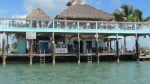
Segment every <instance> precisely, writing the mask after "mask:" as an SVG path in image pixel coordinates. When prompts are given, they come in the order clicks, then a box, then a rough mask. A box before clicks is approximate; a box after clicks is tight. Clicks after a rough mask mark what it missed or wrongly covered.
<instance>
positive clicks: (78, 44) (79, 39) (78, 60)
mask: <svg viewBox="0 0 150 84" xmlns="http://www.w3.org/2000/svg"><path fill="white" fill-rule="evenodd" d="M78 64H80V34H79V33H78Z"/></svg>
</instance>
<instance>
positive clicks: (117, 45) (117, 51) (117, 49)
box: [116, 33, 119, 62]
mask: <svg viewBox="0 0 150 84" xmlns="http://www.w3.org/2000/svg"><path fill="white" fill-rule="evenodd" d="M116 54H117V62H119V43H118V33H117V34H116Z"/></svg>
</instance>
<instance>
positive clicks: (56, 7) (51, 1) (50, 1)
mask: <svg viewBox="0 0 150 84" xmlns="http://www.w3.org/2000/svg"><path fill="white" fill-rule="evenodd" d="M68 1H69V0H24V10H25V11H27V13H30V12H31V11H32V10H33V9H36V8H41V9H42V10H43V11H45V12H46V13H47V14H48V15H49V16H50V17H51V18H54V17H55V16H56V15H57V14H58V13H60V12H61V11H63V10H64V9H65V8H66V4H67V2H68Z"/></svg>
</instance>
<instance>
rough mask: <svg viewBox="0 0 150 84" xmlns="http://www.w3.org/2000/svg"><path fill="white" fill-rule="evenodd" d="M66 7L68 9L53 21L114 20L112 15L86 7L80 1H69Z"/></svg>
mask: <svg viewBox="0 0 150 84" xmlns="http://www.w3.org/2000/svg"><path fill="white" fill-rule="evenodd" d="M67 6H69V7H68V8H67V9H65V10H64V11H62V12H61V13H60V14H58V15H57V16H56V18H55V19H67V20H92V21H109V20H112V19H114V16H113V15H111V14H108V13H106V12H104V11H102V10H99V9H96V8H94V7H92V6H90V5H86V4H84V3H83V2H82V0H70V1H69V2H68V3H67Z"/></svg>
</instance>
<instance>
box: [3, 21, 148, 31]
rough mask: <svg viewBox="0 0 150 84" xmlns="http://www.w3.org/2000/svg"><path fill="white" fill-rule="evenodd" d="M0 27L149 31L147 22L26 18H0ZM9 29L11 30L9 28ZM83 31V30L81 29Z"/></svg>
mask: <svg viewBox="0 0 150 84" xmlns="http://www.w3.org/2000/svg"><path fill="white" fill-rule="evenodd" d="M0 28H1V31H2V29H4V31H5V28H14V29H15V28H26V29H56V30H58V29H62V30H82V31H83V30H86V31H88V30H95V31H97V30H101V31H105V30H113V31H117V32H119V31H134V33H135V32H136V31H138V32H140V31H141V32H142V31H146V32H147V33H148V32H149V33H150V23H149V22H113V21H112V22H107V21H80V20H51V21H46V20H27V19H20V18H0ZM10 31H11V30H10ZM83 32H84V31H83Z"/></svg>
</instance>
